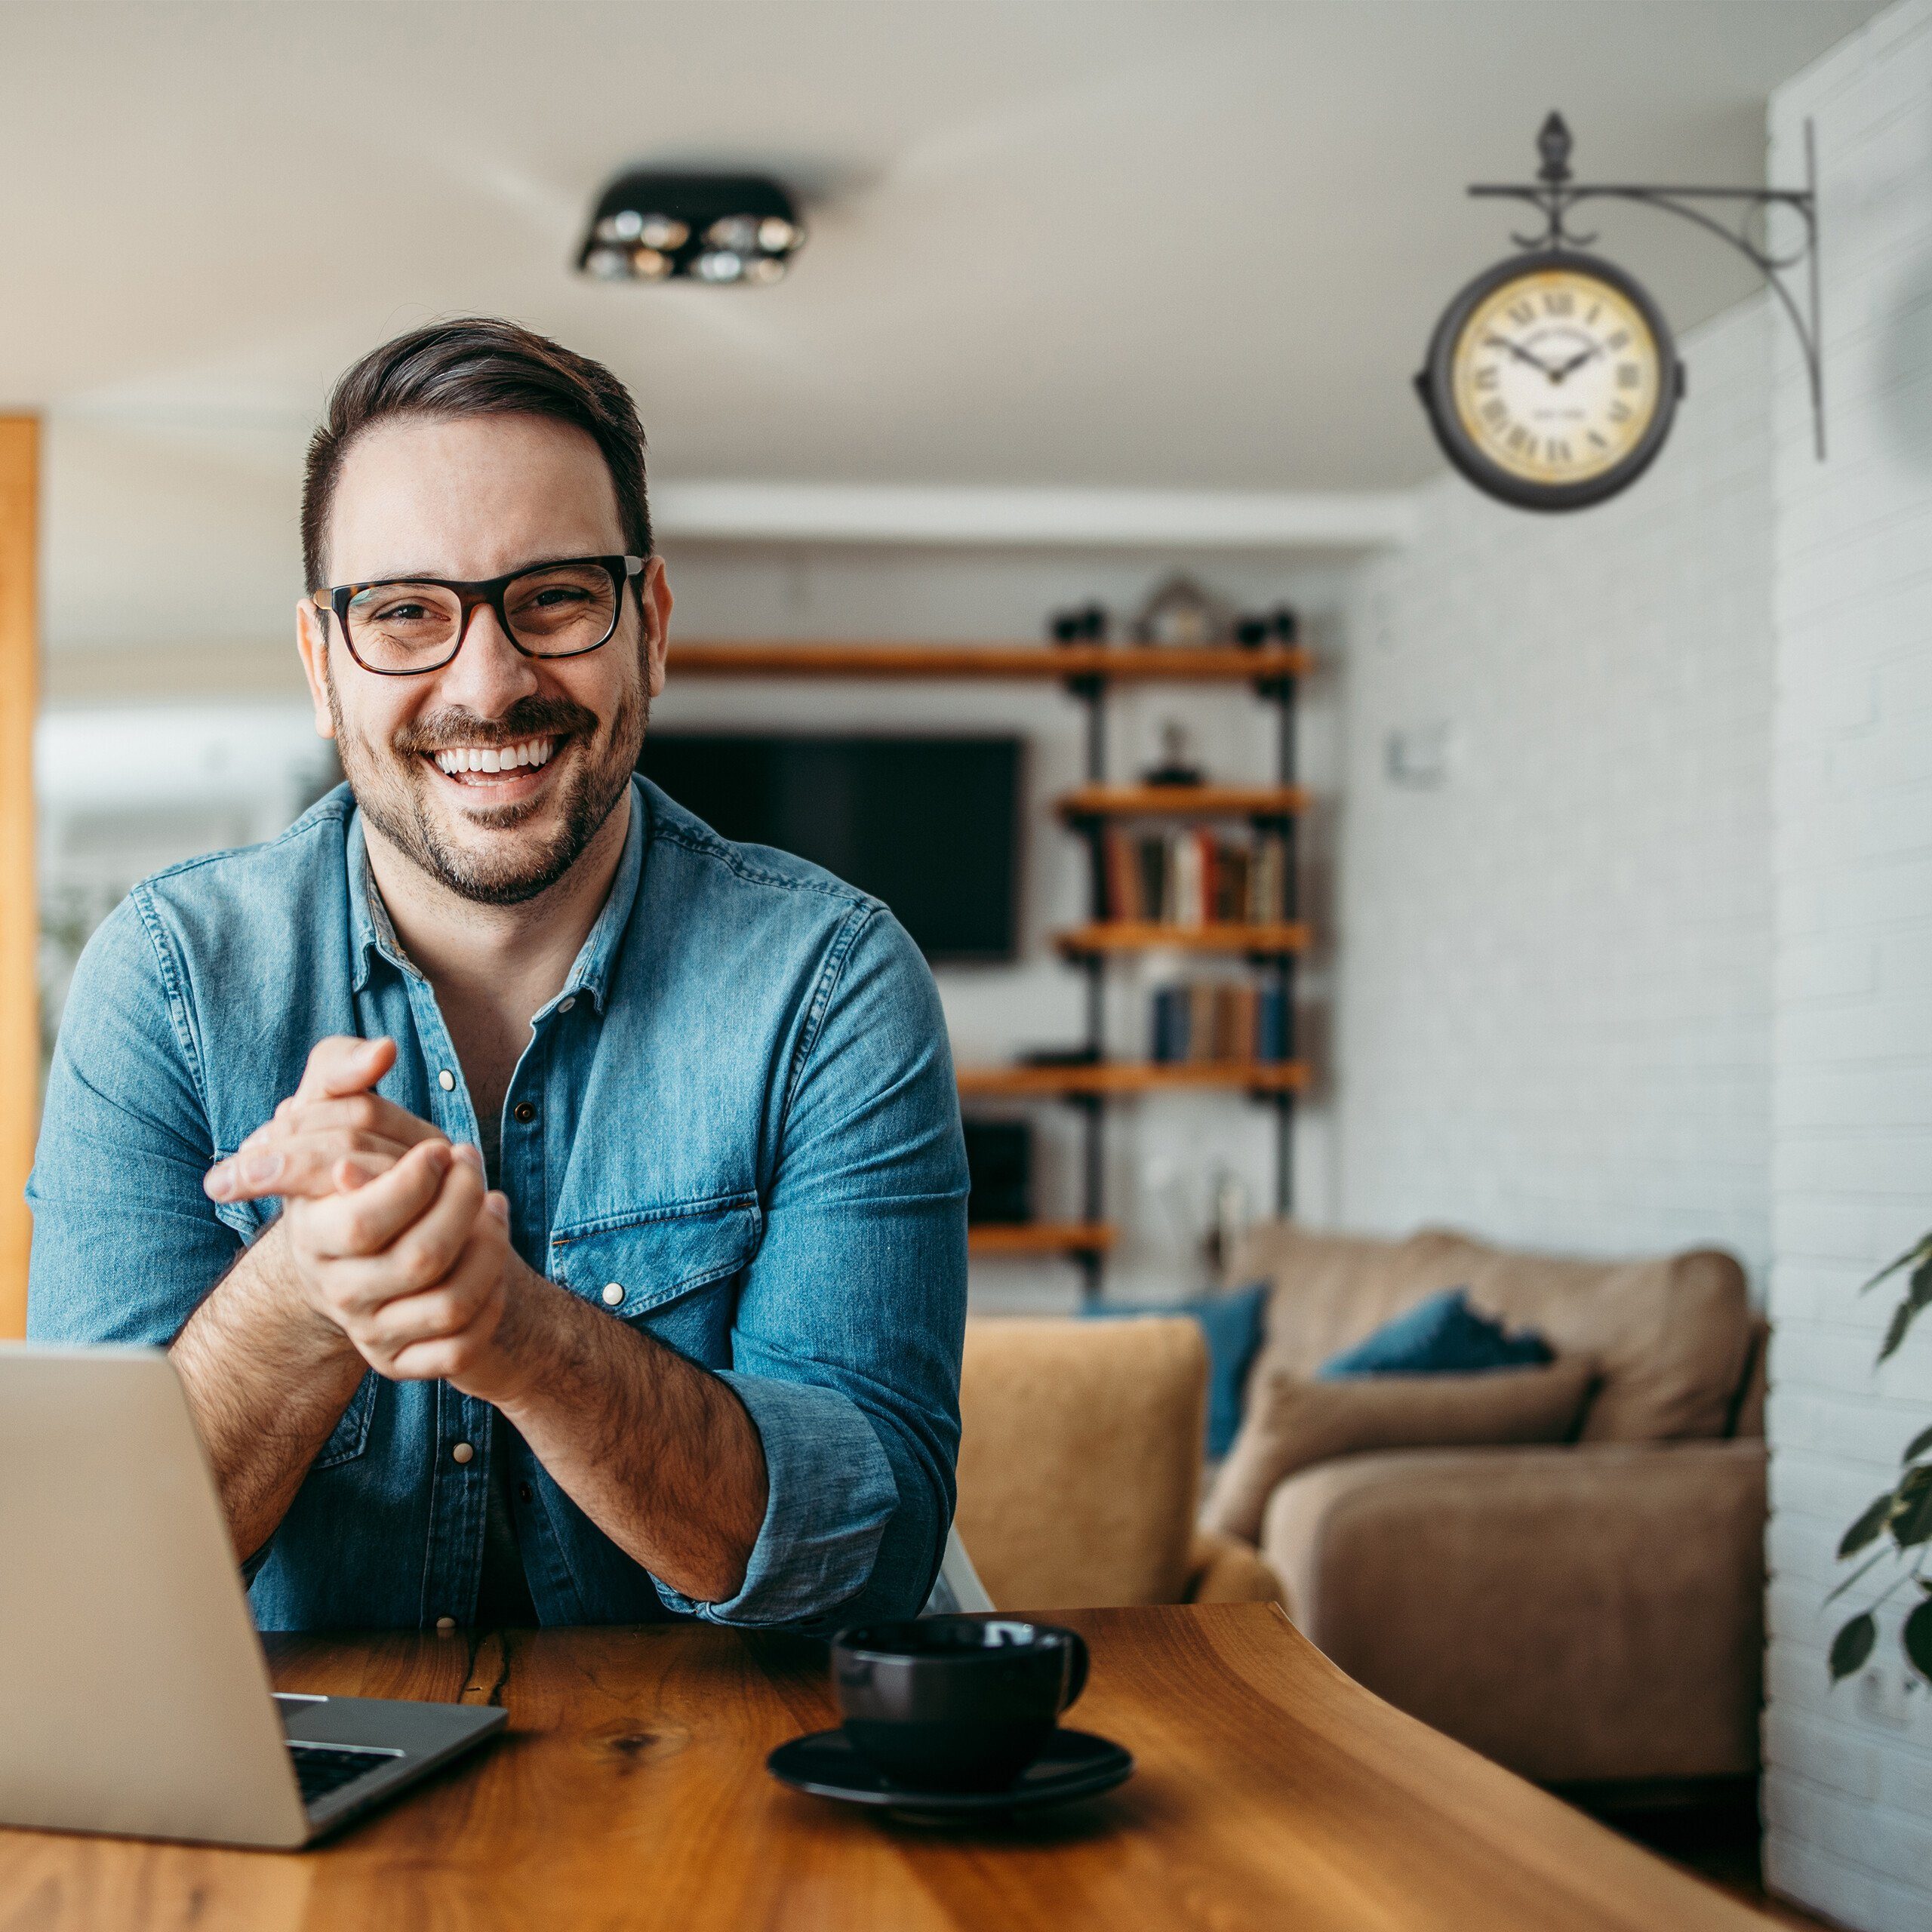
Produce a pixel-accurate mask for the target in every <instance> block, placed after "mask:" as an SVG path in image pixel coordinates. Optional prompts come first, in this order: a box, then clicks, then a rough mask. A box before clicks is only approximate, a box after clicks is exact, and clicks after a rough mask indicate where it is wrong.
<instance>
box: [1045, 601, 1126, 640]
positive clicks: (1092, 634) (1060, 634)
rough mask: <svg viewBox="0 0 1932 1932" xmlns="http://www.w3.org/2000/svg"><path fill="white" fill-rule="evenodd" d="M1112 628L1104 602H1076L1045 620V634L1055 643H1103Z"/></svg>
mask: <svg viewBox="0 0 1932 1932" xmlns="http://www.w3.org/2000/svg"><path fill="white" fill-rule="evenodd" d="M1110 629H1112V623H1111V621H1110V620H1109V618H1108V616H1107V608H1106V605H1104V604H1076V605H1072V606H1071V607H1070V608H1068V609H1066V610H1064V611H1054V614H1052V616H1051V617H1049V618H1048V620H1047V635H1048V637H1050V638H1052V640H1053V641H1054V643H1056V644H1104V643H1106V641H1107V634H1108V632H1109V630H1110Z"/></svg>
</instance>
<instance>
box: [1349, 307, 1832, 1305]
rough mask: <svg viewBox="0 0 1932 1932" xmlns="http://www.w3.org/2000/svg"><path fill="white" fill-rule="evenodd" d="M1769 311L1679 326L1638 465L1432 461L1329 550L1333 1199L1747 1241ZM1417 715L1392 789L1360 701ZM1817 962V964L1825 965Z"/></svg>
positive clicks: (1418, 1215) (1758, 1237)
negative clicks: (1417, 506) (1435, 777)
mask: <svg viewBox="0 0 1932 1932" xmlns="http://www.w3.org/2000/svg"><path fill="white" fill-rule="evenodd" d="M1683 348H1684V356H1685V361H1686V363H1687V368H1688V372H1689V395H1688V398H1687V401H1686V402H1685V404H1684V407H1683V408H1682V409H1681V411H1680V412H1679V414H1678V420H1677V422H1676V424H1675V427H1674V429H1673V430H1672V438H1671V441H1670V443H1669V445H1668V446H1667V447H1666V450H1665V451H1664V454H1663V456H1662V457H1660V459H1659V460H1658V462H1657V466H1656V467H1655V468H1654V469H1653V470H1652V471H1651V473H1650V474H1649V475H1647V477H1645V478H1644V479H1643V481H1641V483H1640V484H1638V485H1637V486H1636V487H1635V488H1633V489H1632V491H1629V493H1628V494H1626V495H1625V496H1623V497H1620V498H1619V499H1617V500H1614V501H1613V502H1611V503H1607V504H1604V505H1602V506H1599V507H1598V508H1596V509H1592V510H1588V511H1584V512H1580V513H1578V514H1577V515H1571V516H1567V517H1543V516H1537V515H1531V514H1529V513H1527V512H1522V511H1518V510H1512V509H1506V508H1505V507H1503V506H1501V505H1499V504H1497V503H1492V502H1491V501H1490V500H1487V498H1485V497H1481V496H1479V495H1478V494H1477V493H1476V492H1475V491H1473V490H1472V489H1471V488H1469V486H1468V485H1466V484H1465V483H1463V481H1460V479H1457V478H1445V479H1444V480H1443V481H1441V482H1439V483H1438V484H1435V485H1432V486H1431V487H1430V488H1429V489H1428V490H1427V491H1425V492H1424V493H1423V499H1422V504H1423V513H1422V517H1421V526H1422V528H1421V534H1420V537H1419V538H1418V540H1417V541H1416V543H1414V544H1413V545H1412V546H1410V547H1408V548H1407V549H1405V550H1404V552H1401V554H1400V555H1398V556H1395V557H1393V558H1389V559H1388V560H1386V561H1383V562H1380V563H1379V564H1377V565H1374V566H1372V567H1371V568H1369V569H1367V571H1365V572H1364V574H1363V576H1362V578H1361V584H1360V588H1359V591H1358V595H1357V596H1356V597H1355V599H1354V601H1353V604H1352V609H1351V612H1350V620H1349V648H1348V651H1347V654H1346V673H1345V686H1346V688H1345V693H1344V697H1343V709H1344V712H1345V717H1346V724H1345V728H1344V732H1345V740H1346V747H1347V749H1346V777H1345V781H1344V784H1343V808H1342V823H1341V828H1340V838H1339V846H1340V861H1339V878H1340V911H1339V917H1338V919H1337V928H1338V934H1337V943H1338V947H1339V952H1338V956H1337V969H1336V977H1337V981H1338V986H1339V989H1338V993H1337V1025H1338V1041H1337V1053H1336V1056H1335V1061H1336V1066H1337V1080H1338V1091H1337V1132H1338V1139H1339V1155H1338V1159H1339V1164H1340V1219H1341V1220H1342V1221H1343V1223H1345V1224H1346V1225H1348V1226H1357V1227H1367V1228H1377V1229H1407V1228H1410V1227H1412V1226H1415V1225H1416V1224H1417V1223H1419V1222H1422V1221H1424V1220H1431V1219H1442V1220H1450V1221H1452V1222H1454V1223H1460V1224H1461V1225H1463V1226H1468V1227H1470V1228H1472V1229H1475V1230H1476V1231H1478V1232H1481V1233H1483V1234H1485V1235H1491V1236H1493V1237H1494V1238H1498V1239H1501V1240H1507V1241H1521V1242H1527V1243H1540V1244H1548V1245H1550V1246H1552V1247H1558V1248H1564V1249H1570V1250H1573V1251H1598V1252H1606V1253H1615V1252H1624V1253H1637V1252H1642V1251H1656V1250H1663V1249H1666V1248H1669V1247H1679V1246H1682V1245H1684V1244H1688V1243H1692V1242H1700V1241H1715V1242H1717V1243H1720V1244H1723V1245H1724V1246H1726V1247H1730V1249H1732V1250H1733V1251H1734V1252H1735V1253H1737V1254H1738V1255H1739V1256H1740V1257H1741V1258H1742V1259H1743V1260H1744V1261H1745V1263H1746V1264H1747V1266H1749V1267H1750V1268H1751V1269H1752V1272H1753V1274H1754V1278H1755V1276H1756V1275H1758V1273H1759V1272H1761V1269H1762V1266H1763V1264H1764V1261H1765V1260H1766V1258H1767V1254H1768V1252H1769V1248H1770V1204H1769V1201H1768V1198H1767V1164H1768V1155H1769V1124H1770V1064H1769V1060H1770V998H1771V992H1770V931H1771V906H1770V829H1769V811H1770V805H1769V763H1770V703H1771V695H1770V693H1771V646H1770V546H1771V504H1770V418H1769V411H1768V408H1767V402H1766V384H1767V379H1768V374H1769V368H1770V361H1769V358H1770V318H1769V315H1768V314H1767V310H1766V308H1765V306H1764V303H1763V301H1762V300H1761V299H1760V298H1753V299H1752V300H1751V301H1750V302H1749V303H1746V304H1745V305H1743V306H1741V307H1740V308H1738V309H1734V310H1733V311H1731V312H1730V313H1729V314H1727V315H1724V316H1721V317H1720V318H1718V319H1717V321H1715V322H1713V323H1712V324H1709V325H1706V327H1705V328H1703V329H1701V330H1700V331H1697V333H1696V334H1694V336H1692V337H1690V338H1689V339H1688V340H1687V341H1686V342H1685V343H1684V345H1683ZM1438 730H1441V731H1446V733H1447V740H1448V744H1449V751H1448V768H1447V774H1446V777H1445V780H1444V783H1442V784H1441V786H1439V787H1438V788H1436V789H1404V788H1403V787H1402V786H1398V785H1397V784H1395V783H1392V780H1391V779H1390V777H1389V774H1388V772H1387V769H1386V759H1387V748H1388V743H1389V738H1390V736H1391V734H1394V733H1400V732H1405V731H1407V732H1419V733H1423V734H1427V733H1429V732H1431V731H1438ZM1832 970H1835V968H1832Z"/></svg>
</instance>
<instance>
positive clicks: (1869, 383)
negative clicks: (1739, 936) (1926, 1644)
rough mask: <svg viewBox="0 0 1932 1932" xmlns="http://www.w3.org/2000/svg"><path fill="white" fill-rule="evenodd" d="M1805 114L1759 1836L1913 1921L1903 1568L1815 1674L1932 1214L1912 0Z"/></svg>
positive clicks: (1929, 416)
mask: <svg viewBox="0 0 1932 1932" xmlns="http://www.w3.org/2000/svg"><path fill="white" fill-rule="evenodd" d="M1807 115H1808V116H1810V117H1812V118H1813V119H1814V122H1815V125H1816V130H1817V144H1818V165H1819V177H1820V186H1821V189H1822V193H1823V236H1824V257H1823V260H1824V266H1825V289H1824V296H1825V316H1826V397H1827V406H1828V409H1829V432H1830V439H1831V454H1830V460H1829V462H1828V463H1824V464H1822V465H1821V464H1820V463H1817V462H1816V461H1815V460H1814V457H1813V455H1812V451H1811V446H1810V420H1809V411H1808V406H1807V401H1806V398H1805V395H1804V383H1803V380H1802V377H1801V372H1800V371H1799V368H1798V360H1797V355H1796V351H1795V347H1794V346H1792V343H1790V341H1789V338H1788V337H1786V335H1785V334H1783V332H1780V337H1779V340H1778V342H1777V362H1778V371H1779V380H1778V385H1777V403H1778V412H1777V466H1776V469H1777V511H1778V543H1777V591H1776V614H1777V636H1778V654H1777V751H1776V808H1777V842H1776V852H1777V905H1778V918H1777V925H1778V935H1777V937H1778V943H1777V1074H1776V1081H1775V1105H1774V1130H1773V1132H1774V1143H1773V1145H1774V1152H1773V1161H1774V1177H1775V1192H1776V1210H1775V1218H1774V1229H1773V1243H1774V1261H1773V1266H1772V1269H1771V1286H1770V1307H1771V1313H1772V1315H1773V1318H1774V1321H1775V1323H1776V1327H1777V1334H1776V1340H1775V1342H1774V1351H1773V1355H1772V1363H1771V1374H1772V1381H1773V1391H1772V1398H1771V1408H1770V1435H1771V1441H1772V1449H1773V1454H1772V1462H1771V1499H1772V1509H1773V1515H1772V1521H1771V1528H1770V1567H1771V1571H1772V1583H1771V1593H1770V1657H1769V1678H1770V1708H1769V1711H1768V1712H1767V1718H1766V1723H1765V1744H1766V1750H1767V1761H1768V1765H1769V1770H1768V1774H1767V1779H1766V1785H1765V1808H1766V1812H1767V1820H1768V1823H1769V1827H1770V1830H1769V1837H1768V1840H1767V1850H1766V1861H1767V1872H1768V1874H1769V1876H1770V1879H1771V1881H1772V1882H1773V1883H1774V1884H1775V1885H1776V1886H1777V1887H1778V1888H1779V1889H1780V1890H1783V1891H1786V1892H1788V1893H1790V1894H1793V1895H1794V1896H1795V1897H1798V1898H1800V1899H1801V1900H1804V1901H1806V1902H1807V1903H1810V1904H1813V1905H1815V1906H1818V1907H1820V1909H1823V1910H1824V1911H1826V1912H1829V1913H1830V1914H1831V1915H1832V1916H1833V1917H1834V1918H1838V1919H1841V1920H1842V1921H1844V1922H1846V1923H1847V1924H1853V1925H1857V1926H1859V1927H1866V1928H1870V1932H1908V1928H1910V1932H1924V1927H1927V1926H1928V1925H1932V1694H1928V1693H1927V1691H1926V1690H1924V1688H1923V1687H1921V1688H1919V1689H1918V1690H1916V1691H1915V1692H1913V1693H1910V1694H1907V1693H1906V1691H1905V1690H1904V1689H1903V1685H1904V1683H1905V1681H1906V1678H1905V1672H1904V1669H1903V1661H1902V1660H1901V1659H1900V1657H1899V1654H1898V1651H1897V1638H1896V1635H1895V1632H1896V1629H1897V1614H1898V1612H1899V1611H1900V1610H1901V1609H1902V1608H1903V1607H1905V1604H1906V1600H1907V1599H1908V1598H1912V1597H1914V1596H1915V1594H1916V1593H1915V1592H1912V1591H1911V1590H1910V1589H1909V1587H1908V1589H1906V1591H1905V1592H1903V1593H1902V1594H1901V1595H1900V1596H1899V1597H1896V1598H1894V1600H1893V1602H1892V1604H1891V1605H1890V1614H1889V1615H1887V1616H1886V1617H1884V1620H1883V1623H1882V1632H1883V1634H1882V1635H1881V1638H1880V1642H1879V1647H1878V1651H1876V1652H1875V1656H1874V1659H1873V1663H1872V1666H1870V1667H1869V1669H1868V1670H1867V1671H1866V1672H1865V1673H1864V1675H1863V1677H1862V1678H1860V1679H1857V1680H1855V1681H1852V1682H1848V1683H1846V1684H1841V1685H1840V1686H1839V1687H1838V1688H1837V1689H1835V1690H1832V1689H1830V1688H1829V1687H1828V1686H1827V1682H1826V1669H1825V1663H1824V1657H1825V1651H1826V1646H1827V1644H1828V1643H1829V1639H1830V1636H1831V1633H1832V1631H1833V1630H1834V1629H1835V1628H1836V1627H1837V1626H1838V1623H1839V1622H1840V1621H1841V1620H1842V1618H1843V1617H1844V1616H1845V1615H1847V1614H1849V1610H1850V1606H1849V1605H1847V1604H1846V1603H1845V1602H1844V1601H1843V1600H1841V1601H1840V1602H1839V1603H1837V1604H1832V1606H1830V1607H1829V1609H1826V1608H1825V1607H1823V1604H1822V1599H1823V1597H1824V1595H1825V1594H1826V1591H1827V1590H1828V1589H1829V1588H1830V1587H1831V1586H1832V1583H1833V1582H1834V1581H1835V1580H1837V1577H1838V1573H1839V1566H1838V1564H1835V1562H1834V1561H1833V1560H1832V1551H1833V1549H1834V1547H1835V1545H1836V1543H1837V1541H1838V1537H1839V1535H1840V1534H1841V1532H1842V1531H1843V1529H1844V1526H1845V1524H1847V1522H1848V1521H1850V1519H1851V1518H1852V1517H1853V1516H1854V1515H1856V1514H1857V1512H1859V1511H1860V1509H1863V1507H1864V1506H1865V1505H1866V1503H1867V1502H1868V1501H1869V1500H1870V1499H1871V1497H1872V1496H1873V1495H1874V1494H1876V1493H1877V1492H1878V1491H1880V1490H1881V1489H1883V1488H1884V1487H1888V1486H1889V1485H1890V1483H1891V1482H1892V1481H1894V1479H1895V1478H1896V1477H1897V1471H1898V1457H1899V1452H1900V1450H1901V1449H1902V1448H1903V1447H1904V1445H1905V1444H1906V1441H1908V1440H1909V1438H1911V1437H1912V1435H1914V1434H1915V1433H1916V1432H1917V1431H1918V1429H1920V1428H1921V1427H1923V1426H1924V1425H1925V1423H1927V1422H1928V1421H1932V1334H1924V1333H1921V1334H1919V1335H1918V1336H1917V1337H1915V1339H1914V1340H1912V1341H1911V1342H1910V1343H1908V1344H1907V1345H1906V1347H1905V1349H1903V1351H1901V1352H1900V1355H1897V1357H1895V1358H1894V1360H1893V1361H1892V1362H1891V1363H1890V1364H1888V1365H1887V1367H1886V1368H1885V1369H1884V1370H1883V1371H1880V1372H1878V1373H1877V1374H1874V1372H1873V1369H1872V1361H1873V1358H1874V1356H1875V1355H1876V1353H1877V1350H1878V1341H1879V1337H1880V1331H1881V1327H1882V1324H1883V1323H1884V1320H1885V1319H1886V1317H1887V1314H1888V1312H1889V1310H1890V1306H1891V1305H1892V1303H1893V1301H1894V1300H1895V1299H1896V1297H1895V1295H1891V1294H1872V1295H1869V1296H1866V1297H1863V1298H1861V1297H1860V1296H1859V1294H1858V1292H1857V1291H1858V1287H1859V1284H1860V1282H1861V1281H1863V1280H1864V1279H1865V1278H1866V1277H1867V1276H1868V1275H1870V1274H1871V1273H1872V1272H1873V1271H1874V1270H1875V1269H1876V1268H1877V1267H1878V1266H1879V1265H1880V1264H1881V1263H1882V1262H1884V1261H1885V1260H1890V1258H1891V1257H1892V1255H1893V1254H1895V1253H1897V1251H1899V1250H1900V1249H1901V1248H1903V1247H1906V1245H1908V1244H1909V1243H1910V1242H1911V1241H1913V1240H1915V1238H1917V1237H1918V1235H1920V1234H1921V1233H1922V1232H1924V1230H1925V1229H1926V1228H1927V1226H1932V4H1928V0H1910V4H1909V5H1904V6H1901V7H1898V8H1894V9H1893V10H1892V11H1890V12H1889V13H1887V14H1883V15H1881V17H1879V18H1878V20H1875V21H1874V22H1873V23H1872V25H1871V26H1869V27H1868V28H1867V29H1865V31H1863V32H1861V33H1860V34H1859V35H1857V36H1855V37H1854V38H1853V39H1851V40H1850V41H1848V42H1845V43H1844V45H1842V46H1841V47H1840V48H1838V49H1837V50H1835V51H1834V52H1833V53H1832V54H1830V55H1829V56H1827V57H1826V59H1825V60H1823V61H1822V62H1821V63H1820V64H1819V65H1818V66H1816V67H1815V68H1814V69H1811V70H1810V71H1809V72H1807V73H1806V74H1804V75H1801V76H1800V77H1798V78H1797V79H1796V80H1795V81H1793V82H1792V83H1791V84H1790V85H1789V86H1787V87H1786V88H1783V89H1782V90H1781V91H1780V92H1779V94H1777V96H1776V97H1775V98H1774V102H1773V111H1772V131H1773V137H1774V140H1773V149H1772V168H1771V174H1772V177H1773V178H1774V179H1780V180H1789V179H1792V178H1796V177H1800V176H1801V174H1802V171H1803V168H1804V149H1803V123H1804V118H1805V117H1807ZM1854 1601H1859V1599H1857V1598H1855V1599H1854Z"/></svg>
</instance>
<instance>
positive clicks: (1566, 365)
mask: <svg viewBox="0 0 1932 1932" xmlns="http://www.w3.org/2000/svg"><path fill="white" fill-rule="evenodd" d="M1602 353H1603V350H1602V348H1601V346H1600V345H1599V344H1598V343H1594V342H1593V343H1591V344H1590V346H1589V348H1587V349H1585V350H1584V351H1583V354H1582V355H1573V356H1571V358H1570V359H1569V361H1567V362H1560V363H1558V365H1557V366H1556V367H1555V368H1554V369H1552V370H1551V371H1550V372H1549V380H1551V381H1552V383H1560V382H1561V381H1562V380H1563V379H1564V377H1565V376H1567V375H1571V374H1574V372H1575V371H1577V370H1579V369H1580V368H1582V367H1583V365H1584V364H1585V363H1586V362H1587V361H1589V359H1590V358H1591V357H1592V355H1601V354H1602Z"/></svg>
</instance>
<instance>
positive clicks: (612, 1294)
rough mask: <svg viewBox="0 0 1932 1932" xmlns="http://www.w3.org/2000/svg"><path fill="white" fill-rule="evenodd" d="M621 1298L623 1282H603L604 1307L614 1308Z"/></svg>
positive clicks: (622, 1295)
mask: <svg viewBox="0 0 1932 1932" xmlns="http://www.w3.org/2000/svg"><path fill="white" fill-rule="evenodd" d="M623 1298H624V1284H623V1282H621V1281H606V1282H605V1284H604V1306H605V1307H606V1308H615V1307H616V1306H617V1304H618V1303H620V1301H622V1300H623Z"/></svg>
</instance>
